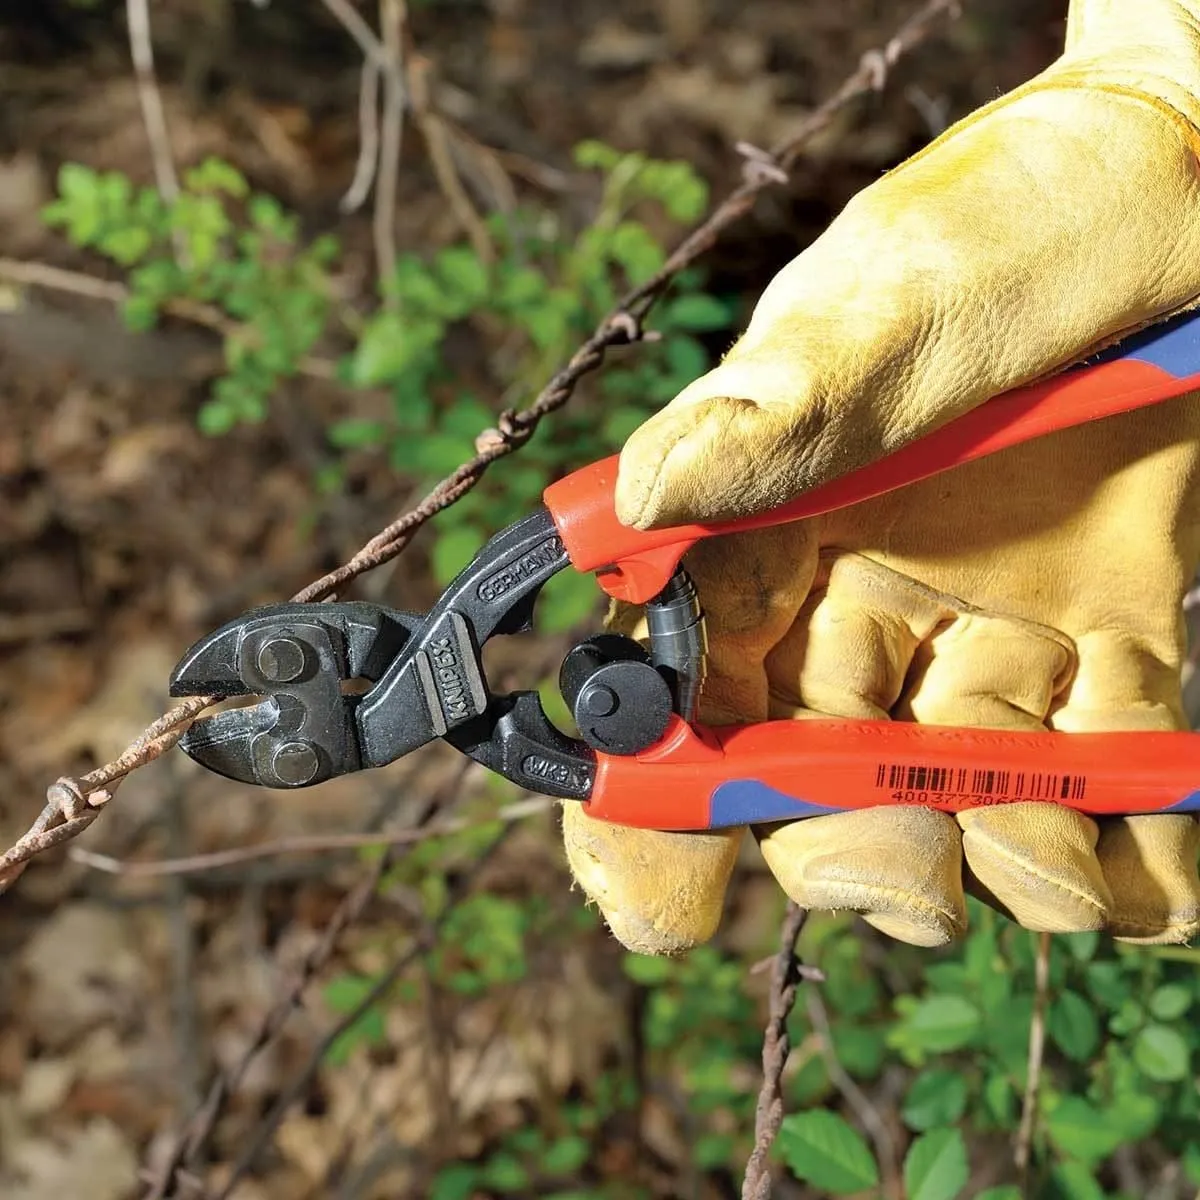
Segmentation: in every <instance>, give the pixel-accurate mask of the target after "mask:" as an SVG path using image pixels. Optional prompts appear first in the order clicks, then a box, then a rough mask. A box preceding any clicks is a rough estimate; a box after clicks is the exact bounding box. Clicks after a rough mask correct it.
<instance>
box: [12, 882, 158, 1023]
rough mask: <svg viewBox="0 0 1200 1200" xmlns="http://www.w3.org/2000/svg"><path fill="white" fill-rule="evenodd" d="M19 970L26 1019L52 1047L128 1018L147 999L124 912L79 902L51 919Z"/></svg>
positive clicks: (32, 942)
mask: <svg viewBox="0 0 1200 1200" xmlns="http://www.w3.org/2000/svg"><path fill="white" fill-rule="evenodd" d="M19 968H20V971H21V974H22V977H23V979H24V981H25V983H26V986H27V987H28V988H29V990H30V996H29V1003H28V1005H27V1007H26V1019H27V1020H28V1021H29V1023H30V1026H31V1027H32V1028H33V1030H34V1032H35V1033H36V1034H37V1036H38V1037H39V1038H40V1039H41V1040H42V1041H43V1042H44V1043H45V1044H46V1045H48V1046H64V1045H66V1044H67V1043H69V1042H70V1041H71V1040H72V1039H73V1038H75V1037H76V1036H78V1035H79V1034H80V1033H83V1032H84V1031H85V1030H87V1029H88V1028H90V1027H91V1026H93V1025H95V1024H97V1023H99V1022H103V1021H112V1020H113V1019H114V1018H118V1019H122V1020H124V1019H128V1017H129V1015H130V1014H132V1013H134V1012H136V1011H137V1010H138V1008H139V1006H140V1005H141V1004H142V1003H143V1002H144V989H145V981H146V976H145V964H144V963H143V961H142V958H141V955H140V954H139V952H138V947H137V944H136V940H135V938H134V936H133V929H132V927H131V925H130V923H129V922H128V921H126V920H125V919H123V918H122V916H121V914H120V913H117V912H114V911H112V910H111V909H108V908H104V907H102V906H101V905H99V904H91V903H84V902H81V903H75V904H68V905H65V906H64V907H62V908H60V909H59V910H58V911H57V912H55V913H54V914H53V915H52V916H50V917H48V918H47V919H46V921H45V922H44V924H42V925H41V926H40V927H39V928H38V929H37V930H36V932H35V933H34V935H33V936H32V937H31V938H30V940H29V941H28V942H27V943H26V945H25V948H24V950H23V951H22V953H21V957H20V959H19Z"/></svg>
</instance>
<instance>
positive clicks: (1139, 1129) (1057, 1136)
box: [1046, 1094, 1158, 1165]
mask: <svg viewBox="0 0 1200 1200" xmlns="http://www.w3.org/2000/svg"><path fill="white" fill-rule="evenodd" d="M1157 1117H1158V1106H1157V1104H1156V1103H1155V1102H1154V1100H1153V1099H1152V1098H1151V1097H1149V1096H1141V1095H1137V1094H1128V1095H1118V1096H1117V1097H1116V1098H1115V1099H1114V1100H1113V1103H1112V1107H1111V1108H1107V1109H1099V1108H1097V1107H1096V1106H1095V1105H1094V1104H1091V1103H1089V1102H1088V1101H1087V1100H1085V1099H1084V1098H1083V1097H1082V1096H1062V1097H1060V1098H1059V1099H1058V1102H1057V1103H1056V1104H1054V1106H1053V1107H1052V1108H1050V1111H1049V1112H1048V1113H1047V1115H1046V1133H1047V1134H1048V1135H1049V1138H1050V1140H1051V1142H1053V1143H1054V1145H1055V1146H1056V1147H1057V1148H1058V1149H1059V1150H1060V1151H1062V1153H1063V1154H1066V1155H1069V1156H1070V1157H1072V1158H1077V1159H1079V1160H1080V1161H1082V1162H1084V1163H1087V1164H1089V1165H1090V1164H1095V1163H1097V1162H1100V1161H1101V1160H1102V1159H1104V1158H1107V1157H1108V1156H1109V1155H1110V1154H1111V1153H1112V1152H1113V1151H1114V1150H1115V1149H1116V1148H1117V1147H1118V1146H1120V1145H1122V1144H1123V1143H1125V1142H1132V1141H1136V1140H1137V1139H1138V1138H1141V1137H1144V1136H1145V1135H1146V1134H1147V1133H1148V1132H1149V1131H1150V1130H1151V1129H1153V1128H1154V1125H1155V1123H1156V1121H1157Z"/></svg>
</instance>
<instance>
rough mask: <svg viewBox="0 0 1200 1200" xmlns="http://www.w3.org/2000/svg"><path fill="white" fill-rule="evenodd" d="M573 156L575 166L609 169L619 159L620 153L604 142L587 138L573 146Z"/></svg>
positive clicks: (590, 168) (588, 168)
mask: <svg viewBox="0 0 1200 1200" xmlns="http://www.w3.org/2000/svg"><path fill="white" fill-rule="evenodd" d="M573 157H574V159H575V164H576V166H580V167H583V168H584V169H585V170H601V171H611V170H612V169H613V167H615V166H616V165H617V163H619V162H620V161H621V158H622V154H621V151H620V150H615V149H614V148H613V147H612V146H609V145H607V144H606V143H604V142H600V141H596V140H595V139H593V138H589V139H587V140H585V141H582V142H580V143H579V144H578V145H577V146H576V147H575V149H574V151H573Z"/></svg>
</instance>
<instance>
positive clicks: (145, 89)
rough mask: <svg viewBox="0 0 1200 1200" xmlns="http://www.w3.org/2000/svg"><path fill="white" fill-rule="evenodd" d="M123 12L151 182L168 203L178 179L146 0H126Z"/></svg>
mask: <svg viewBox="0 0 1200 1200" xmlns="http://www.w3.org/2000/svg"><path fill="white" fill-rule="evenodd" d="M125 12H126V17H127V19H128V23H129V50H130V53H131V55H132V57H133V72H134V75H135V77H136V79H137V92H138V103H139V104H140V105H141V109H142V121H143V123H144V124H145V126H146V137H147V138H148V139H149V141H150V157H151V159H152V160H153V163H154V183H155V186H156V187H157V188H158V194H159V195H160V196H161V197H162V198H163V199H164V200H165V201H167V203H168V204H169V203H170V202H171V201H172V200H174V199H175V198H176V197H177V196H178V195H179V179H178V178H177V177H176V175H175V162H174V159H173V157H172V154H171V138H170V134H169V133H168V132H167V117H166V114H165V112H164V111H163V103H162V96H161V95H160V94H159V91H158V81H157V80H156V79H155V77H154V46H153V44H152V42H151V40H150V4H149V0H126V3H125Z"/></svg>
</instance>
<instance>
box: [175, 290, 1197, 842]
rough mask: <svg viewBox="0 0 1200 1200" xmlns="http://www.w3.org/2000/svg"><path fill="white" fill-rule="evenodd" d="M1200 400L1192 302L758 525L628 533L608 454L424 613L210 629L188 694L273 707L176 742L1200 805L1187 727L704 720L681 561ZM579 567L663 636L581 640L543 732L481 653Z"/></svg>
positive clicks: (1128, 804) (910, 794)
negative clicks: (444, 749)
mask: <svg viewBox="0 0 1200 1200" xmlns="http://www.w3.org/2000/svg"><path fill="white" fill-rule="evenodd" d="M1195 390H1200V314H1197V313H1185V314H1183V315H1182V316H1178V317H1175V318H1173V319H1172V320H1169V321H1167V322H1165V323H1163V324H1160V325H1157V326H1154V327H1152V328H1150V329H1147V330H1143V331H1141V332H1140V333H1138V334H1136V335H1134V336H1132V337H1130V338H1128V339H1126V340H1125V341H1123V342H1121V343H1120V344H1118V345H1116V346H1114V347H1111V348H1110V349H1108V350H1106V351H1104V352H1102V353H1100V354H1098V355H1095V356H1093V357H1092V358H1090V359H1089V360H1087V361H1086V362H1084V363H1082V364H1080V365H1078V366H1076V367H1074V368H1072V369H1071V370H1069V371H1066V372H1064V373H1062V374H1060V375H1057V376H1054V377H1053V378H1050V379H1047V380H1043V381H1040V382H1038V383H1035V384H1031V385H1029V386H1026V387H1022V388H1018V389H1015V390H1013V391H1010V392H1006V393H1005V394H1004V395H1002V396H999V397H996V398H995V399H993V400H990V401H988V402H987V403H985V404H983V405H981V406H979V407H978V408H976V409H974V410H972V411H971V412H969V413H967V414H965V415H964V416H961V417H959V418H957V419H956V420H954V421H951V422H949V423H948V424H946V425H944V426H942V427H941V428H939V429H938V430H936V431H935V432H933V433H931V434H930V435H928V436H927V437H925V438H922V439H921V440H920V441H918V442H915V443H913V444H911V445H909V446H906V447H905V448H903V449H901V450H899V451H897V452H896V453H894V454H891V455H889V456H888V457H886V458H884V459H883V460H882V461H880V462H877V463H874V464H872V465H871V466H869V467H866V468H863V469H861V470H858V471H855V472H853V473H851V474H848V475H845V476H843V477H842V478H840V479H837V480H835V481H833V482H831V483H828V484H826V485H824V486H822V487H818V488H815V489H813V490H811V491H809V492H807V493H805V494H804V495H802V496H800V497H799V498H797V499H795V500H793V501H791V502H790V503H788V504H785V505H783V506H782V507H780V508H777V509H775V510H773V511H771V512H766V513H762V514H759V515H757V516H754V517H751V518H749V519H745V520H738V521H731V522H722V523H713V524H695V525H686V526H679V527H676V528H673V529H658V530H652V531H650V532H643V531H639V530H635V529H630V528H627V527H625V526H623V525H621V524H620V522H619V521H618V520H617V518H616V513H615V509H614V490H615V485H616V476H617V460H616V458H609V459H606V460H604V461H602V462H597V463H594V464H592V465H591V466H588V467H585V468H583V469H582V470H579V471H577V472H575V473H574V474H571V475H568V476H567V477H566V478H564V479H561V480H559V481H558V482H556V483H554V484H552V485H551V486H550V487H548V488H547V489H546V491H545V493H544V494H543V505H542V506H541V507H540V508H538V510H537V511H535V512H533V513H532V514H530V515H529V516H527V517H525V518H523V519H522V520H520V521H518V522H516V523H515V524H514V525H511V526H510V527H509V528H507V529H505V530H503V531H502V532H500V533H498V534H497V535H496V536H495V537H493V538H492V539H491V540H490V541H489V542H488V543H487V544H486V545H485V546H484V547H483V549H482V550H480V551H479V553H478V554H477V555H476V557H475V558H474V560H473V561H472V562H471V563H470V564H468V566H467V567H466V568H464V570H463V571H462V572H461V574H459V576H458V577H457V578H456V579H455V580H454V581H453V582H452V583H451V584H450V586H449V587H448V588H447V589H446V591H445V592H444V593H443V594H442V596H441V598H440V599H439V600H438V601H437V603H436V604H435V605H434V606H433V608H432V609H431V610H430V611H429V612H428V613H410V612H402V611H399V610H396V609H391V608H386V607H383V606H381V605H377V604H367V603H361V602H348V603H332V604H323V603H312V604H278V605H271V606H268V607H265V608H258V609H254V610H252V611H250V612H248V613H246V614H244V615H243V616H241V617H238V618H237V619H236V620H233V621H231V622H229V623H228V624H226V625H224V626H222V627H221V628H220V629H218V630H216V631H215V632H213V633H211V634H209V635H208V636H207V637H205V638H203V639H201V640H200V641H199V642H197V643H196V644H195V645H194V646H192V647H191V649H189V650H188V651H187V653H186V654H185V655H184V656H183V658H182V659H181V660H180V662H179V664H178V665H177V666H176V668H175V670H174V672H173V673H172V676H171V682H170V690H171V694H172V695H173V696H191V695H207V694H215V693H219V694H223V695H226V696H252V695H258V696H262V697H263V699H262V700H261V701H260V702H259V703H257V704H255V705H253V706H251V707H246V708H240V709H235V710H231V711H227V712H221V713H218V714H216V715H213V716H209V717H206V718H201V719H199V720H197V721H196V722H195V723H194V724H193V725H192V727H191V729H190V730H189V731H188V732H187V734H186V735H185V736H184V737H183V738H182V739H181V741H180V743H179V744H180V746H181V747H182V748H183V750H184V751H185V752H186V753H187V754H188V755H189V756H190V757H191V758H193V759H194V760H195V761H196V762H198V763H200V764H201V765H203V766H205V767H207V768H208V769H209V770H211V771H215V772H217V773H218V774H221V775H225V776H228V777H229V778H231V779H237V780H240V781H242V782H244V783H255V784H260V785H262V786H264V787H269V788H297V787H310V786H313V785H316V784H320V783H323V782H324V781H326V780H328V779H331V778H333V777H334V776H337V775H344V774H347V773H349V772H352V771H359V770H363V769H366V768H370V767H382V766H385V765H387V764H388V763H391V762H394V761H395V760H396V759H398V758H401V757H402V756H403V755H405V754H408V753H410V752H411V751H413V750H415V749H417V748H418V747H419V746H423V745H425V744H426V743H428V742H430V741H433V740H434V739H435V738H443V739H444V740H446V741H447V742H449V743H450V744H451V745H452V746H454V747H456V748H457V749H458V750H460V751H461V752H462V753H464V754H466V755H469V756H470V757H471V758H473V759H474V760H475V761H477V762H479V763H482V764H483V765H484V766H485V767H488V768H489V769H490V770H493V771H496V772H498V773H499V774H501V775H503V776H505V777H506V778H507V779H510V780H512V781H513V782H515V783H517V784H519V785H520V786H521V787H523V788H526V789H529V790H531V791H535V792H540V793H543V794H545V795H549V796H557V797H561V798H563V799H565V800H573V801H578V802H579V803H581V804H583V805H584V807H585V809H586V810H587V811H588V813H590V814H591V815H592V816H595V817H599V818H602V819H605V820H609V821H615V822H618V823H621V824H626V825H635V826H642V827H648V828H655V829H664V830H702V829H716V828H721V827H725V826H731V825H744V824H754V823H762V822H771V821H786V820H792V819H794V818H797V817H806V816H813V815H816V814H820V813H830V812H838V811H841V810H844V809H849V808H861V807H866V806H870V805H879V804H910V805H921V806H927V807H931V808H937V809H941V810H943V811H947V812H957V811H960V810H962V809H966V808H971V807H975V806H978V805H985V804H1005V803H1012V802H1016V801H1044V802H1051V803H1056V804H1063V805H1066V806H1068V807H1070V808H1074V809H1077V810H1079V811H1081V812H1085V813H1090V814H1093V815H1097V816H1100V815H1120V814H1129V813H1146V812H1168V811H1169V812H1191V811H1200V742H1198V741H1197V735H1196V734H1193V733H1183V732H1180V733H1144V732H1139V733H1098V734H1086V733H1085V734H1077V733H1071V734H1065V733H1052V732H1015V733H1014V732H997V731H994V730H986V729H963V728H951V727H946V726H933V725H917V724H912V723H907V722H892V721H861V720H841V719H833V718H830V719H818V720H809V721H786V720H785V721H766V722H762V723H758V724H752V725H742V726H724V727H720V728H708V727H705V726H704V725H701V724H698V723H697V722H696V720H695V715H696V706H697V700H698V697H699V694H700V690H701V688H702V686H703V681H704V673H705V662H706V655H707V643H706V639H705V632H704V618H703V611H702V607H701V601H702V597H700V596H698V595H697V593H696V589H695V586H694V585H693V583H692V581H691V579H690V578H689V576H688V575H687V572H686V571H685V570H684V569H683V568H681V566H680V560H681V559H682V557H683V555H684V553H685V552H686V551H687V550H688V549H689V548H690V547H691V546H693V545H694V544H695V543H696V542H697V541H699V540H700V539H702V538H707V537H714V536H720V535H722V534H726V533H734V532H738V531H742V530H750V529H759V528H764V527H767V526H770V525H777V524H781V523H783V522H787V521H795V520H801V519H804V518H806V517H813V516H817V515H819V514H820V513H824V512H829V511H831V510H833V509H837V508H841V507H844V506H846V505H851V504H855V503H858V502H859V501H862V500H866V499H869V498H871V497H873V496H878V495H881V494H883V493H885V492H888V491H891V490H892V489H894V488H898V487H901V486H903V485H905V484H908V483H913V482H915V481H917V480H919V479H924V478H927V477H929V476H931V475H934V474H937V473H938V472H940V471H944V470H947V469H949V468H951V467H954V466H957V465H959V464H961V463H966V462H970V461H972V460H974V459H977V458H981V457H983V456H984V455H987V454H992V453H995V452H996V451H998V450H1002V449H1004V448H1006V447H1009V446H1014V445H1017V444H1019V443H1021V442H1024V441H1027V440H1029V439H1031V438H1034V437H1040V436H1043V435H1045V434H1047V433H1051V432H1053V431H1055V430H1058V429H1064V428H1067V427H1069V426H1072V425H1078V424H1081V423H1083V422H1085V421H1092V420H1098V419H1102V418H1104V417H1108V416H1113V415H1115V414H1117V413H1120V412H1126V411H1130V410H1132V409H1135V408H1140V407H1144V406H1146V405H1149V404H1155V403H1158V402H1160V401H1163V400H1167V399H1170V398H1172V397H1176V396H1180V395H1182V394H1183V393H1185V392H1189V391H1195ZM568 567H573V568H574V569H576V570H578V571H584V572H592V573H594V574H595V577H596V581H597V583H598V584H599V586H600V588H601V589H602V590H603V591H605V592H606V593H608V595H610V596H612V597H615V598H617V599H621V600H626V601H631V602H634V603H639V604H643V605H644V606H645V613H646V619H647V625H648V629H649V638H648V647H645V648H644V647H643V646H642V645H641V644H640V643H638V642H635V641H633V640H631V639H629V638H625V637H621V636H618V635H616V634H609V633H602V634H597V635H595V636H593V637H590V638H588V639H586V640H585V641H583V642H581V643H580V644H578V645H576V646H574V647H573V648H572V649H571V650H570V651H569V652H568V653H567V655H566V657H565V658H564V660H563V663H562V667H561V670H560V672H559V685H560V688H561V691H562V694H563V697H564V699H565V700H566V702H567V705H568V707H569V708H570V710H571V713H572V716H573V718H574V721H575V725H576V727H577V731H578V732H577V733H576V734H575V735H573V736H568V735H567V734H565V733H563V732H562V731H560V730H559V729H558V728H556V727H555V726H554V725H553V724H552V723H551V722H550V720H549V719H548V718H547V716H546V714H545V712H544V711H543V709H542V706H541V702H540V700H539V698H538V695H537V693H536V692H530V691H517V692H512V693H506V694H496V693H494V692H493V691H492V690H491V688H490V687H489V685H488V681H487V678H486V676H485V674H484V669H483V661H482V650H483V647H484V645H485V643H486V642H487V641H488V639H490V638H492V637H496V636H499V635H510V634H518V633H522V632H526V631H528V630H529V629H531V627H532V621H533V610H534V604H535V602H536V600H537V596H538V593H539V592H540V590H541V588H542V586H543V585H544V584H545V583H546V581H547V580H549V579H550V578H551V577H552V576H553V575H555V574H557V573H558V572H559V571H562V570H565V569H566V568H568Z"/></svg>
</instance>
